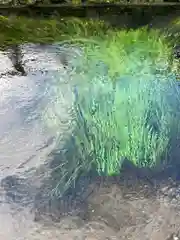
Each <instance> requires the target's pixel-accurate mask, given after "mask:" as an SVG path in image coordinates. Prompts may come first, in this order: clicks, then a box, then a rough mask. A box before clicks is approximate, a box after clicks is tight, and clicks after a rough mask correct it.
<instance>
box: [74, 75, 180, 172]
mask: <svg viewBox="0 0 180 240" xmlns="http://www.w3.org/2000/svg"><path fill="white" fill-rule="evenodd" d="M121 81H123V79H121V80H119V82H118V83H116V84H113V83H112V82H111V81H109V80H103V81H102V82H101V81H100V80H99V81H98V82H96V81H95V82H91V86H89V89H87V90H86V91H85V90H83V93H82V92H79V93H76V97H77V102H76V105H75V109H76V114H77V117H76V118H77V127H76V129H75V132H74V135H73V136H74V139H75V144H76V145H77V149H78V151H79V152H80V156H81V158H82V159H84V161H86V159H89V160H88V161H91V162H92V166H94V167H95V168H96V169H97V170H98V173H99V174H102V175H108V176H111V175H116V174H119V172H120V168H121V165H122V162H123V161H124V160H125V159H128V160H130V161H131V162H132V163H133V164H135V165H136V166H137V167H148V168H152V167H154V166H156V165H158V164H160V163H161V161H162V160H163V157H164V156H165V155H166V151H167V148H168V144H169V141H170V138H171V133H172V126H173V125H172V124H173V123H174V121H175V119H176V117H175V115H173V114H172V112H173V111H174V109H170V106H169V105H168V100H167V91H168V88H170V85H169V86H168V85H167V83H161V82H159V79H158V81H157V79H155V77H154V81H152V79H151V81H148V80H147V81H144V79H140V80H139V79H138V80H137V79H136V81H133V79H131V77H129V79H128V77H125V82H126V83H124V84H122V83H121ZM132 82H133V83H132ZM164 160H166V159H164Z"/></svg>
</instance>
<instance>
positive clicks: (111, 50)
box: [0, 16, 180, 195]
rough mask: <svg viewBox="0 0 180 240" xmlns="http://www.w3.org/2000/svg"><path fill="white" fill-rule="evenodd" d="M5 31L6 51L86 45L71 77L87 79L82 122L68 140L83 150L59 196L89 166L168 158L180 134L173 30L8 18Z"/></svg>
mask: <svg viewBox="0 0 180 240" xmlns="http://www.w3.org/2000/svg"><path fill="white" fill-rule="evenodd" d="M35 24H36V27H35V28H34V26H35ZM176 24H178V21H177V22H176ZM0 29H1V31H0V43H1V48H5V47H7V46H10V45H12V44H22V43H26V42H31V43H52V42H56V43H57V42H59V44H61V45H63V44H64V43H69V44H70V43H73V44H74V45H75V46H78V47H81V49H82V53H83V54H82V56H81V57H80V58H78V59H74V60H73V61H72V63H71V64H72V67H73V73H72V76H71V77H72V78H73V77H75V76H76V77H77V76H79V79H80V80H81V81H82V82H83V83H84V85H83V86H84V87H79V85H76V86H75V87H74V96H75V103H74V114H75V122H76V125H75V128H74V130H73V134H72V136H70V139H69V141H70V143H71V144H73V145H74V148H73V151H75V152H76V153H72V155H73V157H72V158H71V160H70V161H71V162H69V160H67V162H64V163H63V164H62V166H61V169H60V171H59V184H58V187H57V188H56V189H55V192H56V193H58V194H60V195H61V194H62V193H63V191H65V190H66V189H67V188H68V187H69V186H70V185H71V184H72V182H73V181H75V180H76V178H77V177H78V176H79V174H80V173H81V172H86V171H89V170H90V169H94V170H95V171H97V172H98V174H99V175H108V176H112V175H116V174H119V173H120V169H121V165H122V163H123V161H125V160H126V159H128V160H130V161H131V162H132V163H133V164H134V165H135V166H137V167H148V168H152V167H156V166H157V165H160V164H164V163H166V162H167V161H168V158H167V157H168V156H169V155H170V152H172V149H173V147H172V143H173V142H174V139H176V138H177V136H179V134H180V124H179V118H180V116H179V112H180V111H179V106H180V102H179V96H180V95H179V94H180V93H179V89H178V87H177V80H178V74H179V72H178V69H179V68H178V67H179V65H178V64H177V65H175V60H174V58H173V57H172V52H173V47H174V45H172V41H171V38H170V34H167V33H166V32H162V31H161V32H160V31H159V30H153V29H148V28H147V27H145V28H141V29H137V30H126V29H125V30H119V29H117V28H116V29H115V28H110V26H109V25H108V24H105V23H104V22H102V21H93V20H89V21H87V20H81V21H80V20H77V19H74V18H73V19H72V18H71V19H57V18H56V19H50V20H42V19H41V20H40V19H35V20H33V19H26V18H22V17H10V18H5V17H2V16H1V18H0ZM178 39H179V36H178V35H177V40H176V41H177V42H178ZM176 41H175V40H173V44H174V43H175V42H176ZM73 74H74V75H73ZM56 87H57V88H60V86H58V85H57V86H56ZM57 92H58V91H57ZM57 120H58V119H57ZM59 121H60V120H59ZM174 134H175V135H176V136H174ZM67 151H70V149H67ZM60 185H61V186H63V187H65V188H64V190H63V191H62V189H61V188H60ZM59 191H60V193H59Z"/></svg>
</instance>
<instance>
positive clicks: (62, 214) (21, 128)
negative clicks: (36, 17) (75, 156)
mask: <svg viewBox="0 0 180 240" xmlns="http://www.w3.org/2000/svg"><path fill="white" fill-rule="evenodd" d="M64 52H66V54H64ZM67 53H68V54H67ZM64 56H65V58H64ZM74 57H76V58H78V57H80V51H79V49H76V48H73V47H72V46H65V47H63V48H62V46H61V47H60V45H58V44H53V45H34V44H25V45H22V46H12V48H11V49H9V50H8V51H7V52H0V81H1V84H0V182H1V186H0V190H1V191H0V238H1V239H6V240H41V239H42V240H46V239H52V240H56V239H61V240H70V239H72V240H75V239H76V240H85V239H86V240H95V239H96V240H98V239H100V240H105V239H107V240H108V239H109V240H110V239H112V240H116V239H117V240H120V239H121V240H122V239H133V240H141V239H143V240H146V239H147V240H150V239H151V240H175V239H176V240H178V239H180V182H179V180H178V179H179V176H180V172H179V171H178V170H177V169H176V170H174V169H173V170H172V169H166V170H165V171H164V172H163V174H161V175H158V174H157V175H156V176H153V179H151V178H150V179H149V178H146V177H145V175H146V174H139V172H138V171H137V169H134V168H133V167H132V166H124V167H123V169H122V174H121V177H119V178H113V179H112V178H107V179H101V178H98V177H95V178H94V179H93V180H92V179H86V180H85V179H82V181H81V182H80V187H81V188H82V187H84V189H85V196H84V195H83V194H82V193H80V194H79V196H80V197H79V198H77V199H72V198H65V199H63V200H62V201H61V200H59V199H57V198H56V199H53V200H52V199H51V196H50V195H49V193H50V192H51V190H52V188H51V187H52V183H51V182H50V179H51V176H52V175H51V174H52V169H51V167H52V165H53V161H54V159H53V158H52V155H51V152H52V151H53V150H54V149H56V148H63V146H64V144H65V140H66V138H67V136H68V135H69V134H70V133H71V130H72V128H73V125H72V120H73V112H72V106H73V102H74V97H73V93H72V88H73V86H74V84H77V82H75V81H77V79H78V78H77V79H76V80H74V78H72V72H73V69H70V70H69V68H67V64H70V63H71V60H72V59H73V58H74ZM57 86H58V87H57ZM57 94H58V95H59V96H61V98H58V99H57V98H56V96H57ZM57 116H58V119H59V121H58V122H57V121H56V118H57ZM52 123H53V124H52ZM59 136H61V137H60V138H59ZM173 171H174V172H173ZM172 172H173V174H172ZM82 199H85V200H84V201H83V200H82Z"/></svg>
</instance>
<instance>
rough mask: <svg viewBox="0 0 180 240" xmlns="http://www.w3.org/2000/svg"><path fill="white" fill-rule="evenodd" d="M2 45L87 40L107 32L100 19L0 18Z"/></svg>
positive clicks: (0, 40)
mask: <svg viewBox="0 0 180 240" xmlns="http://www.w3.org/2000/svg"><path fill="white" fill-rule="evenodd" d="M0 30H1V33H0V43H1V48H3V47H6V46H9V45H12V44H22V43H45V44H47V43H53V42H62V41H68V40H69V41H70V42H83V41H84V42H86V41H87V40H89V41H90V40H91V39H94V40H96V39H99V37H102V36H104V35H105V34H106V33H107V32H108V31H109V25H108V24H105V23H104V22H103V21H92V20H79V19H77V18H64V19H62V18H60V17H52V18H51V19H43V18H35V19H33V18H28V17H17V16H10V17H3V16H1V17H0Z"/></svg>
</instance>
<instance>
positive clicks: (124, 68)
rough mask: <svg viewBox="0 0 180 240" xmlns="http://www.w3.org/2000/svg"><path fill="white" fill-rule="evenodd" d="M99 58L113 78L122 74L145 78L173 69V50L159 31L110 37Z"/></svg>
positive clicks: (96, 53)
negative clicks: (154, 72) (150, 74)
mask: <svg viewBox="0 0 180 240" xmlns="http://www.w3.org/2000/svg"><path fill="white" fill-rule="evenodd" d="M91 54H92V53H91ZM95 55H96V59H97V60H96V61H103V62H104V63H105V64H106V65H107V66H108V68H109V75H110V76H111V77H112V78H113V76H114V75H118V74H123V75H124V74H128V75H129V74H130V75H134V74H136V75H137V74H139V75H142V74H145V73H149V71H151V72H152V71H156V70H159V69H160V70H165V69H167V68H168V67H169V66H170V65H171V55H172V46H170V44H169V43H168V42H167V40H166V38H165V37H164V36H163V34H160V32H159V31H158V30H148V29H147V28H141V29H137V30H129V31H127V30H122V31H115V32H114V33H112V34H111V35H110V36H107V37H106V38H105V39H104V41H103V42H102V43H101V46H100V47H99V49H98V50H97V51H95ZM94 58H95V56H94ZM94 58H93V61H94Z"/></svg>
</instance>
